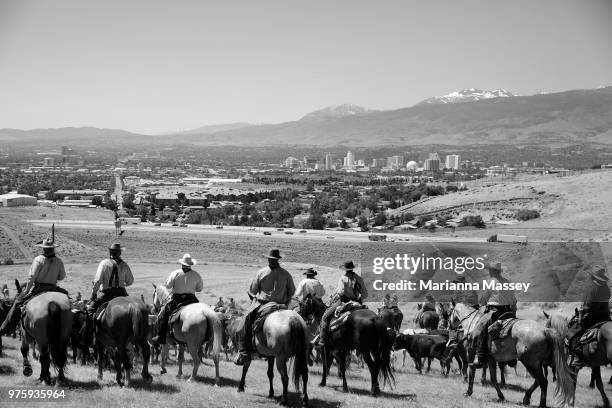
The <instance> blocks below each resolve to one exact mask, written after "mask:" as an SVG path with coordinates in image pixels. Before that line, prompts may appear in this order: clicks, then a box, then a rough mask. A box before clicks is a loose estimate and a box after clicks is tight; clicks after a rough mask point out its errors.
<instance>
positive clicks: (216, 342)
mask: <svg viewBox="0 0 612 408" xmlns="http://www.w3.org/2000/svg"><path fill="white" fill-rule="evenodd" d="M153 287H154V288H155V291H154V292H153V305H154V306H155V310H156V311H157V312H159V310H161V308H162V307H163V306H164V305H165V304H166V302H167V301H169V300H170V293H169V292H168V289H167V288H166V287H165V286H163V285H159V286H156V285H155V284H154V285H153ZM179 313H180V315H179V318H178V320H176V321H175V322H174V323H172V324H170V325H169V327H170V332H172V335H173V336H174V338H175V339H176V340H177V341H178V342H179V355H178V365H179V369H178V374H177V377H181V376H182V375H183V360H184V353H185V345H187V348H188V349H189V354H191V359H192V360H193V371H192V373H191V377H189V380H188V381H192V380H195V379H196V377H197V374H198V368H199V367H200V350H201V349H202V345H203V344H204V343H205V342H207V341H210V340H212V342H213V343H212V350H211V354H212V359H213V361H214V363H215V385H220V384H221V378H220V377H219V354H220V352H221V348H222V342H223V326H222V324H221V321H220V320H219V317H218V316H217V313H215V311H214V310H213V309H212V308H211V307H210V306H208V305H205V304H204V303H192V304H190V305H187V306H184V307H183V308H182V309H181V310H180V312H179ZM168 341H170V342H173V339H171V336H169V337H168ZM167 356H168V342H166V344H164V346H163V348H162V358H161V372H162V374H163V373H165V372H166V357H167Z"/></svg>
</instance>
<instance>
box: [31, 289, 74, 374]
mask: <svg viewBox="0 0 612 408" xmlns="http://www.w3.org/2000/svg"><path fill="white" fill-rule="evenodd" d="M22 327H23V331H24V336H23V338H22V341H21V355H22V357H23V375H25V376H26V377H29V376H31V375H32V365H31V364H30V361H29V360H28V353H29V346H30V344H31V343H33V342H36V346H37V348H38V352H39V354H40V381H42V382H44V383H45V384H46V385H50V384H51V374H50V372H49V368H50V365H51V363H53V366H54V367H55V368H56V369H57V382H58V383H59V384H61V383H63V382H65V381H66V377H65V375H64V370H65V367H66V363H67V359H68V356H67V351H68V343H69V341H70V334H71V332H72V311H71V310H70V301H69V299H68V296H67V295H65V294H64V293H60V292H45V293H41V294H39V295H37V296H34V297H33V298H32V299H31V300H30V301H29V302H28V303H27V304H26V306H25V308H24V312H23V318H22Z"/></svg>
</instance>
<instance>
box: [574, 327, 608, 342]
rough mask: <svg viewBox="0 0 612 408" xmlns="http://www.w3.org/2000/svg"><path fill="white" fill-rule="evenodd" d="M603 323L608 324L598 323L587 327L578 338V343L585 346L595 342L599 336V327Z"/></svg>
mask: <svg viewBox="0 0 612 408" xmlns="http://www.w3.org/2000/svg"><path fill="white" fill-rule="evenodd" d="M604 323H608V322H599V323H596V324H595V325H593V326H591V327H589V328H588V329H587V330H586V331H585V332H584V334H583V335H582V336H581V337H580V341H579V343H580V344H582V345H585V344H589V343H592V342H594V341H597V335H598V334H599V329H600V328H601V326H602V325H603V324H604Z"/></svg>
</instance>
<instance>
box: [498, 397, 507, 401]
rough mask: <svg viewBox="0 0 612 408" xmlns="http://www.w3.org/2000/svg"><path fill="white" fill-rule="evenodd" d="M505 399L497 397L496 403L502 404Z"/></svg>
mask: <svg viewBox="0 0 612 408" xmlns="http://www.w3.org/2000/svg"><path fill="white" fill-rule="evenodd" d="M505 400H506V399H505V398H504V397H498V398H497V402H504V401H505Z"/></svg>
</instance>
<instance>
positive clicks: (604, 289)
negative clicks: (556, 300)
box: [569, 265, 610, 366]
mask: <svg viewBox="0 0 612 408" xmlns="http://www.w3.org/2000/svg"><path fill="white" fill-rule="evenodd" d="M589 276H590V278H591V281H590V282H589V283H588V284H587V286H586V288H585V290H584V297H583V299H582V306H581V308H580V310H579V311H578V312H579V313H578V314H579V319H580V320H579V321H580V324H579V325H578V327H577V331H576V332H575V333H573V334H572V333H570V335H569V337H570V350H571V351H572V362H571V364H570V365H573V366H577V365H581V366H582V365H584V361H582V353H580V352H579V351H580V349H581V348H582V347H581V346H582V344H580V341H579V340H580V337H582V335H583V334H584V332H585V331H586V330H587V329H588V328H590V327H592V326H594V325H595V324H597V323H599V322H605V321H609V320H610V311H609V309H608V302H609V300H610V288H609V287H608V282H609V278H608V276H607V275H606V270H605V268H604V267H603V266H600V265H597V266H595V267H593V269H591V270H590V271H589Z"/></svg>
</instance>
